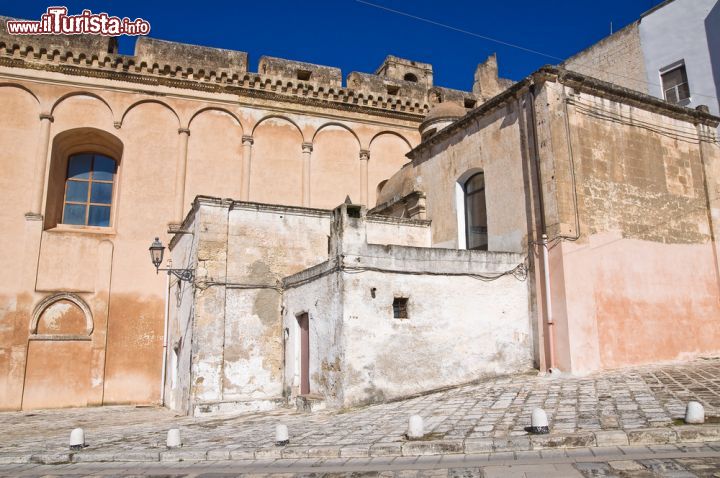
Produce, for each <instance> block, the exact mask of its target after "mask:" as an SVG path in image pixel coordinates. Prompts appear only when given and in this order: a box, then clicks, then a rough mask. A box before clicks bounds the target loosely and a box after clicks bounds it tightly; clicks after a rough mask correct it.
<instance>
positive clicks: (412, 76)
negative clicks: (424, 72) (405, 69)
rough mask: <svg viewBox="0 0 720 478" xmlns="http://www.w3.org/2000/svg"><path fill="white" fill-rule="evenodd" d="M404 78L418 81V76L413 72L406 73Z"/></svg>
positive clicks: (414, 81)
mask: <svg viewBox="0 0 720 478" xmlns="http://www.w3.org/2000/svg"><path fill="white" fill-rule="evenodd" d="M403 80H405V81H412V82H413V83H417V81H418V78H417V76H415V75H414V74H412V73H405V76H404V77H403Z"/></svg>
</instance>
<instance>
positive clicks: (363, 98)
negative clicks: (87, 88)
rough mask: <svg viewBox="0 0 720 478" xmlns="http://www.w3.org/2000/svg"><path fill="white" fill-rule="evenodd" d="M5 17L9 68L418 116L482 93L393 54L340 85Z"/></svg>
mask: <svg viewBox="0 0 720 478" xmlns="http://www.w3.org/2000/svg"><path fill="white" fill-rule="evenodd" d="M8 19H9V18H7V17H0V60H1V59H2V57H4V58H6V60H2V61H1V63H2V64H5V65H11V66H13V67H22V66H23V64H33V65H34V66H32V67H33V68H38V66H37V64H42V65H43V66H41V67H39V68H41V69H47V70H49V71H60V72H71V70H72V74H80V75H85V74H87V75H89V76H92V75H100V76H103V77H108V74H110V75H111V77H113V78H116V79H119V80H125V81H135V82H147V83H152V84H154V83H156V82H157V81H158V80H157V79H152V77H155V78H157V77H160V78H167V79H168V82H169V83H168V84H171V85H172V86H176V87H182V88H198V89H204V90H208V88H209V85H212V90H218V88H224V87H236V88H240V89H246V90H263V91H265V92H272V93H275V94H280V95H285V96H294V97H301V98H302V100H300V99H299V100H295V101H306V100H305V98H315V99H318V100H323V101H327V102H330V103H344V104H349V105H354V106H361V107H369V108H375V109H381V110H386V111H388V113H395V112H397V113H405V114H409V115H411V116H416V117H417V118H418V120H422V116H424V115H425V114H427V112H428V111H429V109H430V107H432V106H433V105H434V104H437V103H441V102H453V103H458V104H460V105H462V106H464V107H465V108H472V107H475V106H476V104H479V103H481V100H485V99H487V97H486V95H487V88H482V89H480V88H477V87H476V88H475V90H477V91H475V92H467V91H460V90H454V89H450V88H443V87H437V86H433V71H432V65H430V64H428V63H421V62H416V61H412V60H407V59H404V58H399V57H396V56H392V55H389V56H388V57H387V58H386V59H385V60H384V62H383V64H382V65H381V66H380V67H379V68H378V69H377V70H376V72H375V73H374V74H369V73H362V72H355V71H354V72H351V73H350V74H349V75H348V76H347V81H346V86H345V87H343V84H342V83H343V81H342V72H341V70H340V69H339V68H335V67H330V66H324V65H315V64H312V63H305V62H300V61H294V60H285V59H282V58H274V57H269V56H262V57H261V58H260V60H259V62H258V72H257V73H253V72H250V71H248V54H247V53H246V52H242V51H236V50H226V49H222V48H212V47H205V46H198V45H189V44H185V43H178V42H171V41H166V40H158V39H155V38H148V37H139V38H138V39H137V41H136V44H135V52H134V55H132V56H130V55H120V54H118V48H117V40H116V39H115V38H112V37H101V36H91V35H36V36H20V35H9V34H8V32H7V30H6V21H7V20H8ZM8 59H9V60H8ZM18 60H19V61H20V62H18ZM490 66H491V67H490V68H487V70H488V71H487V73H488V74H489V76H492V75H493V73H494V74H495V75H496V72H497V67H496V65H490ZM492 66H494V68H492ZM68 67H72V68H71V69H68ZM95 72H98V73H95ZM100 72H104V73H100ZM138 75H140V76H138ZM476 76H477V75H476ZM485 76H488V75H485ZM143 77H151V78H147V79H145V78H143ZM177 80H185V81H182V82H181V83H179V82H178V81H177ZM476 81H477V78H476ZM496 85H499V86H500V85H501V84H500V83H496ZM502 86H504V83H502ZM237 93H239V94H242V93H241V92H239V91H238V92H237Z"/></svg>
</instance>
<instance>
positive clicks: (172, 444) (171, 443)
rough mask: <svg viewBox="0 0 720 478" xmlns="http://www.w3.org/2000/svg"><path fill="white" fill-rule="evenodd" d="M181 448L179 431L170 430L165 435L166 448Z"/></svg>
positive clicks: (177, 429)
mask: <svg viewBox="0 0 720 478" xmlns="http://www.w3.org/2000/svg"><path fill="white" fill-rule="evenodd" d="M180 446H182V440H181V439H180V429H179V428H171V429H170V430H168V434H167V447H168V448H177V447H180Z"/></svg>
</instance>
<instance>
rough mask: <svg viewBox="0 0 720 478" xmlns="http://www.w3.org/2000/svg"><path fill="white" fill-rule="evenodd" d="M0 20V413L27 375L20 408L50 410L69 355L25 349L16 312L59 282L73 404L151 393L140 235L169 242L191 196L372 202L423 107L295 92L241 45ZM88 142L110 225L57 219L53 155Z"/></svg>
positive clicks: (157, 334) (60, 175)
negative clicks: (77, 307) (72, 332)
mask: <svg viewBox="0 0 720 478" xmlns="http://www.w3.org/2000/svg"><path fill="white" fill-rule="evenodd" d="M0 23H1V24H2V27H1V28H0V30H2V31H0V102H1V103H2V105H3V108H2V111H0V144H2V148H0V166H1V167H2V170H3V175H2V178H0V181H2V188H0V189H1V191H0V195H1V196H2V198H3V200H4V202H3V203H4V207H3V208H2V211H0V219H2V223H3V231H2V234H0V245H2V252H1V253H0V254H2V258H3V260H4V263H5V264H6V266H7V267H8V268H9V270H14V271H18V274H19V275H20V277H21V278H20V279H17V278H16V277H14V276H7V277H3V278H0V290H1V291H2V292H1V296H0V372H2V373H0V409H19V408H21V407H22V403H23V393H24V392H23V390H24V389H25V388H26V386H27V389H28V390H32V397H28V405H27V406H28V407H29V406H30V405H29V404H30V403H36V404H42V406H53V403H54V402H53V396H57V393H56V392H57V386H56V385H53V384H51V383H50V382H48V381H47V379H46V378H44V376H43V375H42V374H41V373H40V371H42V370H43V369H45V368H47V369H48V370H50V372H49V373H54V372H53V370H55V368H54V366H53V365H52V364H54V363H59V362H61V361H64V358H63V357H65V356H67V352H66V351H60V350H59V347H54V346H53V345H51V344H47V343H46V342H47V341H42V340H41V341H36V340H35V339H32V340H34V342H33V346H32V347H29V341H30V340H31V339H30V336H31V335H33V333H32V332H31V330H30V322H31V318H32V316H33V312H34V311H36V308H37V306H38V305H39V304H41V303H42V301H43V300H45V299H47V298H49V297H52V296H54V295H55V294H58V293H65V292H68V293H74V294H76V295H77V296H78V297H79V298H80V299H82V301H84V302H85V303H87V305H88V307H89V309H90V313H89V315H91V316H92V320H93V321H94V324H95V327H94V329H93V330H92V332H91V333H90V340H89V341H88V340H86V339H83V341H81V342H82V344H75V345H76V346H77V347H85V348H88V350H89V351H87V352H85V351H83V352H82V353H83V354H85V355H87V357H89V358H88V360H87V361H85V362H84V363H87V364H88V365H87V369H85V368H83V369H82V370H81V371H77V374H79V375H78V376H81V377H83V378H82V379H78V380H77V383H78V386H77V387H76V388H75V389H73V390H74V391H73V392H72V393H71V395H72V394H75V395H78V396H79V397H80V398H77V397H76V399H75V400H76V403H75V402H74V403H75V404H77V403H80V404H92V405H99V404H103V403H104V404H115V403H157V401H158V400H159V398H160V376H161V366H162V355H163V352H162V349H163V347H162V345H163V337H162V334H163V318H164V308H165V302H164V300H165V299H164V296H165V291H164V288H165V277H164V276H162V275H160V276H158V275H156V274H154V273H153V271H152V265H151V264H150V262H149V260H148V252H147V247H148V245H149V244H150V242H151V241H152V239H153V238H154V237H156V236H159V237H160V238H161V240H163V242H164V243H167V242H168V240H169V239H170V237H172V236H171V235H168V234H167V233H165V231H167V229H168V225H169V224H172V225H173V226H174V225H176V224H178V223H179V222H181V220H182V218H183V217H184V215H185V214H186V213H187V211H188V209H189V207H190V203H191V201H192V200H193V198H194V197H195V196H196V195H198V194H206V195H213V196H219V197H233V198H237V199H244V200H251V201H259V202H265V203H275V204H277V203H281V204H289V205H298V206H299V205H306V206H307V205H310V204H313V205H323V206H324V207H334V206H335V205H336V203H337V202H339V201H342V200H344V198H345V196H346V195H347V194H351V195H352V198H353V200H354V201H356V202H363V203H367V204H371V203H373V202H374V200H375V194H376V190H377V185H378V183H379V182H381V181H382V180H385V179H387V178H388V177H389V176H390V175H391V174H392V172H393V171H395V170H396V169H397V168H398V167H400V165H402V164H403V163H405V162H406V161H407V158H406V157H405V153H406V152H407V151H408V150H409V149H410V147H411V145H414V144H416V143H417V141H418V138H419V134H418V132H417V124H418V123H419V122H420V121H421V120H422V115H423V113H424V112H425V110H426V105H424V104H421V102H418V101H413V102H412V104H411V103H408V104H407V105H403V104H402V101H403V98H402V97H400V96H398V97H396V98H393V99H392V102H393V105H390V103H389V101H390V99H387V98H386V99H385V100H381V101H378V100H379V98H376V97H375V98H374V99H372V100H370V99H368V98H367V97H365V96H363V97H362V98H358V97H356V96H353V95H350V94H349V93H348V92H347V91H342V92H340V88H339V87H338V86H337V85H333V86H332V87H331V88H329V86H330V85H325V86H323V84H322V81H321V79H318V81H315V82H311V83H310V84H308V85H305V86H304V87H299V86H298V85H297V84H295V86H292V85H290V86H289V84H288V79H287V78H285V79H281V78H274V77H273V78H274V79H271V78H270V76H263V75H258V74H248V73H247V55H246V54H244V53H242V52H231V51H226V50H216V49H208V48H200V47H193V46H191V45H181V44H176V43H171V42H162V41H156V40H148V39H140V41H139V42H138V49H137V51H136V56H134V57H127V56H121V55H117V54H116V53H114V52H115V50H114V49H113V48H110V47H111V46H112V45H110V43H108V42H111V40H109V39H89V38H88V39H83V38H79V37H78V38H69V37H68V38H61V37H37V38H35V37H32V38H20V37H13V38H10V37H8V35H7V34H6V33H5V32H4V30H3V29H4V26H5V25H4V21H3V22H0ZM61 58H62V60H61ZM86 60H87V61H86ZM277 61H278V62H280V63H278V64H279V65H282V64H285V65H286V66H289V67H292V66H293V65H294V64H292V62H286V63H283V62H284V60H277ZM295 66H297V65H295ZM291 73H293V74H294V72H291ZM27 77H31V78H32V79H31V80H28V79H27ZM211 78H212V79H211ZM202 80H207V81H202ZM276 80H277V81H276ZM278 81H279V82H280V83H278ZM293 81H296V80H293ZM293 81H291V82H290V83H292V82H293ZM261 85H262V86H261ZM356 92H357V93H358V94H359V93H360V90H357V91H356ZM408 101H409V100H408ZM395 103H397V104H395ZM333 130H334V131H333ZM316 136H317V138H316ZM336 136H337V137H336ZM316 139H317V145H316V146H317V151H318V153H317V155H314V153H313V144H314V142H315V140H316ZM349 144H352V148H350V147H349V146H347V145H349ZM85 151H98V152H102V153H104V154H108V155H110V156H112V157H113V158H114V159H115V160H117V162H118V170H117V175H116V180H115V184H114V188H113V189H114V190H113V207H112V212H111V226H110V227H107V228H97V227H95V228H93V227H78V226H67V225H63V224H61V222H62V217H61V216H62V205H63V204H62V202H63V195H64V185H65V174H66V171H67V169H66V161H67V158H68V156H69V155H70V154H73V153H76V152H85ZM360 151H364V152H365V153H364V154H363V155H361V154H360ZM338 152H341V153H342V157H341V158H340V159H341V163H342V165H343V167H341V168H337V167H336V166H337V165H335V164H333V162H332V160H334V159H335V157H334V156H333V155H334V154H335V153H338ZM338 164H340V163H338ZM345 166H346V167H345ZM280 173H282V174H280ZM312 185H315V187H314V190H313V187H312ZM26 213H28V215H26ZM303 267H304V266H303ZM228 300H229V301H235V300H236V298H235V297H234V295H233V294H232V293H231V294H229V295H228ZM36 312H37V311H36ZM79 342H80V341H79ZM88 344H89V345H88ZM44 348H48V350H47V351H43V350H44ZM55 349H57V350H58V351H57V353H56V352H55ZM28 353H29V354H30V355H28ZM36 355H37V357H36ZM27 364H29V365H27ZM26 365H27V366H26ZM28 367H29V368H28ZM83 367H85V365H83ZM26 369H27V370H28V371H29V373H26ZM36 369H37V370H36ZM58 370H59V369H58ZM58 373H60V372H58ZM62 373H63V374H66V373H70V372H69V371H68V370H65V369H63V371H62ZM73 373H75V372H73ZM43 383H44V384H45V385H43ZM228 387H229V389H228V390H229V392H228V393H231V394H234V395H237V393H240V392H237V393H236V392H235V391H232V390H234V389H233V387H234V385H232V384H230V385H228ZM243 393H244V392H243ZM38 394H39V395H38ZM234 395H233V396H234ZM178 400H180V401H182V400H181V399H178ZM56 405H58V406H63V405H65V402H63V401H60V400H58V401H57V403H56ZM33 406H35V405H33Z"/></svg>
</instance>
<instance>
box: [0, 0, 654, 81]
mask: <svg viewBox="0 0 720 478" xmlns="http://www.w3.org/2000/svg"><path fill="white" fill-rule="evenodd" d="M366 1H368V2H371V3H375V4H378V5H382V6H384V7H386V8H390V9H394V10H399V11H402V12H406V13H408V14H410V15H414V16H417V17H423V18H426V19H429V20H432V21H434V22H437V23H442V24H446V25H450V26H452V27H454V28H457V29H460V30H466V31H469V32H472V33H475V34H477V35H482V36H486V37H491V38H495V39H498V40H501V41H504V42H508V43H513V44H516V45H520V46H522V47H525V48H528V49H532V50H536V51H539V52H543V53H545V54H547V55H550V56H552V57H559V58H566V57H568V56H570V55H572V54H573V53H576V52H578V51H580V50H582V49H583V48H585V47H587V46H588V45H591V44H593V43H595V42H596V41H598V40H600V39H601V38H603V37H604V36H606V35H608V34H609V32H610V23H611V22H612V24H613V27H614V28H615V30H617V29H619V28H621V27H623V26H625V25H627V24H629V23H631V22H632V21H634V20H635V19H637V18H638V17H639V16H640V14H641V13H642V12H644V11H646V10H648V9H649V8H651V7H652V6H654V5H656V4H658V3H660V1H661V0H603V1H602V2H599V1H590V0H575V1H570V0H548V1H545V2H538V1H523V0H517V1H507V0H506V1H485V0H442V1H438V0H434V1H433V0H413V1H410V0H366ZM56 4H61V5H65V6H67V7H68V9H69V11H70V13H80V11H81V10H82V9H84V8H87V9H90V10H92V11H93V12H94V13H99V12H107V13H109V14H111V15H116V16H119V17H124V16H127V17H129V18H131V19H135V18H137V17H142V18H144V19H145V20H148V21H149V22H150V24H151V26H152V31H151V33H150V36H153V37H155V38H162V39H167V40H173V41H180V42H184V43H193V44H200V45H207V46H214V47H221V48H229V49H235V50H242V51H246V52H248V54H249V57H250V64H249V68H250V70H252V71H256V70H257V62H258V60H259V58H260V56H261V55H270V56H277V57H281V58H289V59H293V60H300V61H307V62H311V63H319V64H324V65H331V66H336V67H339V68H341V69H342V72H343V76H344V77H346V76H347V75H348V74H349V73H350V72H351V71H364V72H373V71H374V70H375V68H376V67H377V66H379V65H380V63H381V62H382V60H383V59H384V58H385V56H386V55H388V54H392V55H396V56H400V57H403V58H409V59H412V60H417V61H423V62H427V63H431V64H432V65H433V70H434V75H435V84H436V85H440V86H447V87H450V88H458V89H464V90H468V89H470V88H471V86H472V77H473V72H474V71H475V67H476V65H477V64H478V63H479V62H481V61H483V60H484V59H485V58H486V57H487V56H488V55H489V54H492V53H497V55H498V63H499V66H500V74H501V76H505V77H507V78H511V79H514V80H517V79H520V78H522V77H524V76H526V75H527V74H529V73H531V72H532V71H534V70H536V69H537V68H539V67H540V66H542V65H544V64H547V63H557V60H555V59H553V58H551V57H547V56H541V55H538V54H534V53H530V52H526V51H523V50H519V49H516V48H512V47H509V46H506V45H502V44H498V43H494V42H492V41H489V40H486V39H482V38H478V37H476V36H472V35H468V34H466V33H461V32H458V31H454V30H451V29H447V28H443V27H440V26H437V25H433V24H429V23H426V22H423V21H420V20H417V19H413V18H409V17H407V16H403V15H398V14H396V13H392V12H389V11H387V10H383V9H379V8H376V7H372V6H369V5H367V4H364V3H360V2H359V1H358V0H317V1H314V0H305V1H297V0H292V1H291V0H274V1H263V0H254V1H247V0H245V1H243V0H234V1H232V2H230V1H219V0H204V1H197V0H196V1H193V2H178V1H175V2H165V1H153V0H144V1H137V0H130V1H123V2H118V1H114V2H113V1H91V0H86V1H75V0H70V1H68V2H65V3H63V2H51V3H46V2H39V1H35V0H24V1H22V2H12V3H10V4H8V3H6V4H5V5H3V6H0V15H6V16H13V17H22V18H28V19H32V20H35V19H39V17H40V15H41V14H42V13H44V12H45V9H46V8H47V7H48V6H50V5H56ZM132 47H133V40H131V39H129V38H127V37H125V38H124V39H122V40H121V53H127V54H132Z"/></svg>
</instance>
